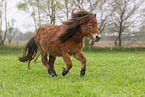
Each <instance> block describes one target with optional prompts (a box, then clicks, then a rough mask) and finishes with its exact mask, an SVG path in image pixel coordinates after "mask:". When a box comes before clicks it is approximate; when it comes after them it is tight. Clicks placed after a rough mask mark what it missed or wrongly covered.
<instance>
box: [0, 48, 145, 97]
mask: <svg viewBox="0 0 145 97" xmlns="http://www.w3.org/2000/svg"><path fill="white" fill-rule="evenodd" d="M21 55H22V52H21V51H12V52H8V51H2V52H0V96H1V97H19V96H20V97H41V96H42V97H143V96H145V54H135V53H134V52H127V51H125V52H116V51H114V52H112V53H111V52H109V51H105V52H104V51H100V52H99V51H98V52H90V53H89V52H84V55H85V56H86V58H87V71H86V75H85V76H84V77H80V76H79V73H80V63H79V62H78V61H77V60H75V59H74V58H73V57H72V62H73V68H72V69H71V70H70V72H69V73H68V74H67V75H66V76H64V77H63V76H62V75H61V72H62V70H63V69H62V67H64V66H65V64H64V61H63V60H62V58H61V57H58V58H57V60H56V62H55V69H56V72H57V74H58V77H51V76H50V75H49V74H48V73H47V70H46V68H45V66H43V64H42V63H41V58H39V59H38V63H37V64H36V63H34V62H31V70H28V69H27V63H21V62H19V61H18V60H17V57H19V56H21Z"/></svg>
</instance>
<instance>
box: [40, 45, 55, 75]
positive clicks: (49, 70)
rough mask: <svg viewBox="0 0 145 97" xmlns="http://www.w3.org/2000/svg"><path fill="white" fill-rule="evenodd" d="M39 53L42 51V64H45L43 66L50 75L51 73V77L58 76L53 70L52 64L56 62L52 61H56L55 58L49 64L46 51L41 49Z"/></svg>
mask: <svg viewBox="0 0 145 97" xmlns="http://www.w3.org/2000/svg"><path fill="white" fill-rule="evenodd" d="M39 51H40V54H41V57H42V62H43V64H44V65H45V66H46V67H47V70H48V73H49V74H50V75H51V76H57V74H56V73H55V71H54V69H53V68H52V63H54V62H52V61H53V60H54V61H55V58H54V59H52V58H50V59H49V61H50V62H48V59H47V53H46V52H45V51H43V50H42V49H41V47H40V48H39ZM49 63H51V65H50V64H49Z"/></svg>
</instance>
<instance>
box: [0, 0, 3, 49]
mask: <svg viewBox="0 0 145 97" xmlns="http://www.w3.org/2000/svg"><path fill="white" fill-rule="evenodd" d="M2 3H3V0H2V1H1V2H0V46H2V20H3V19H2V7H3V4H2Z"/></svg>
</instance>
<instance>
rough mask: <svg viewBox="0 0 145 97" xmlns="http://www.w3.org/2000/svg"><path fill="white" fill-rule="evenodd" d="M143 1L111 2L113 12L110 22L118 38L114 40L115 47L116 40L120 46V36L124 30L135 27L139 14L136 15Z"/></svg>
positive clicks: (124, 0) (113, 0)
mask: <svg viewBox="0 0 145 97" xmlns="http://www.w3.org/2000/svg"><path fill="white" fill-rule="evenodd" d="M142 3H143V1H141V0H139V1H138V0H137V1H134V0H111V5H112V8H113V9H112V10H114V12H113V15H112V19H113V20H112V21H113V24H114V27H117V28H119V29H118V36H117V38H116V40H115V45H117V40H119V46H121V42H122V40H121V35H122V33H123V32H124V30H125V29H127V28H131V27H135V25H136V24H137V19H138V18H139V14H138V13H137V12H138V11H139V10H138V9H139V8H140V6H141V4H142Z"/></svg>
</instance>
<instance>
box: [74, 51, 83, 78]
mask: <svg viewBox="0 0 145 97" xmlns="http://www.w3.org/2000/svg"><path fill="white" fill-rule="evenodd" d="M74 57H75V58H76V59H77V60H79V61H81V72H80V76H84V75H85V71H86V58H85V57H84V55H83V53H82V52H80V53H77V54H75V55H74Z"/></svg>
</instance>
